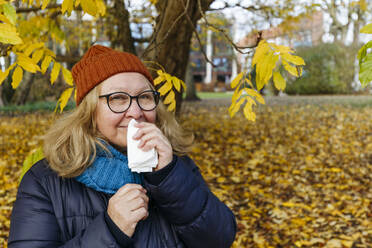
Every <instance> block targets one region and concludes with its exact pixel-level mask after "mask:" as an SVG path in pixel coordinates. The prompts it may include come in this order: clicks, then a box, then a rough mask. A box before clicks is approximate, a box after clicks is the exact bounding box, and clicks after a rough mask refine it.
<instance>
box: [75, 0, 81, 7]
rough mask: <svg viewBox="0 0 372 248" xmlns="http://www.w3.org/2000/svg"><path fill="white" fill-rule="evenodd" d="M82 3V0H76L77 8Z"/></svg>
mask: <svg viewBox="0 0 372 248" xmlns="http://www.w3.org/2000/svg"><path fill="white" fill-rule="evenodd" d="M79 5H80V0H75V8H77V7H78V6H79Z"/></svg>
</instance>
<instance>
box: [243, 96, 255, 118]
mask: <svg viewBox="0 0 372 248" xmlns="http://www.w3.org/2000/svg"><path fill="white" fill-rule="evenodd" d="M252 101H253V100H252V99H251V100H249V99H248V98H247V103H246V104H245V106H244V108H243V113H244V116H245V118H246V119H247V120H249V121H256V114H255V113H254V112H253V110H252V105H253V103H254V101H253V103H252Z"/></svg>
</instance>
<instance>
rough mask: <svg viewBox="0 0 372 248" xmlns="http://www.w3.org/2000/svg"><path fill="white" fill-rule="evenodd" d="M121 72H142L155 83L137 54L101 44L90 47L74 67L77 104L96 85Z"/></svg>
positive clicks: (73, 75)
mask: <svg viewBox="0 0 372 248" xmlns="http://www.w3.org/2000/svg"><path fill="white" fill-rule="evenodd" d="M120 72H138V73H141V74H142V75H144V76H145V77H146V78H147V79H148V80H149V81H150V82H151V83H152V84H154V82H153V80H152V77H151V75H150V72H149V71H148V70H147V69H146V67H145V66H144V64H143V63H142V62H141V60H140V59H139V58H138V57H137V56H135V55H133V54H131V53H126V52H119V51H115V50H113V49H111V48H108V47H105V46H101V45H94V46H92V47H91V48H89V50H88V51H87V52H86V53H85V54H84V56H83V58H82V59H81V60H80V61H79V62H77V63H76V64H75V65H74V66H73V67H72V77H73V78H74V82H75V85H76V105H79V104H80V102H81V101H82V100H83V98H84V97H85V96H86V94H88V92H89V91H90V90H91V89H93V88H94V87H95V86H96V85H98V84H100V83H101V82H102V81H103V80H105V79H107V78H109V77H111V76H113V75H115V74H117V73H120Z"/></svg>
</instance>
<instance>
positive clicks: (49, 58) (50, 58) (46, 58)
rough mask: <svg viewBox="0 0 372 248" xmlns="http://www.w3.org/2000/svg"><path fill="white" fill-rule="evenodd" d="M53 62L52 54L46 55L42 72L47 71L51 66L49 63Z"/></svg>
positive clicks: (42, 64)
mask: <svg viewBox="0 0 372 248" xmlns="http://www.w3.org/2000/svg"><path fill="white" fill-rule="evenodd" d="M51 62H52V57H51V56H45V57H44V59H43V62H42V63H41V73H43V74H44V73H45V72H46V71H47V69H48V67H49V64H50V63H51Z"/></svg>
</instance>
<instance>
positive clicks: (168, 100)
mask: <svg viewBox="0 0 372 248" xmlns="http://www.w3.org/2000/svg"><path fill="white" fill-rule="evenodd" d="M171 102H175V94H174V92H173V90H171V91H169V93H168V95H167V96H166V97H165V99H164V104H170V103H171Z"/></svg>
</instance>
